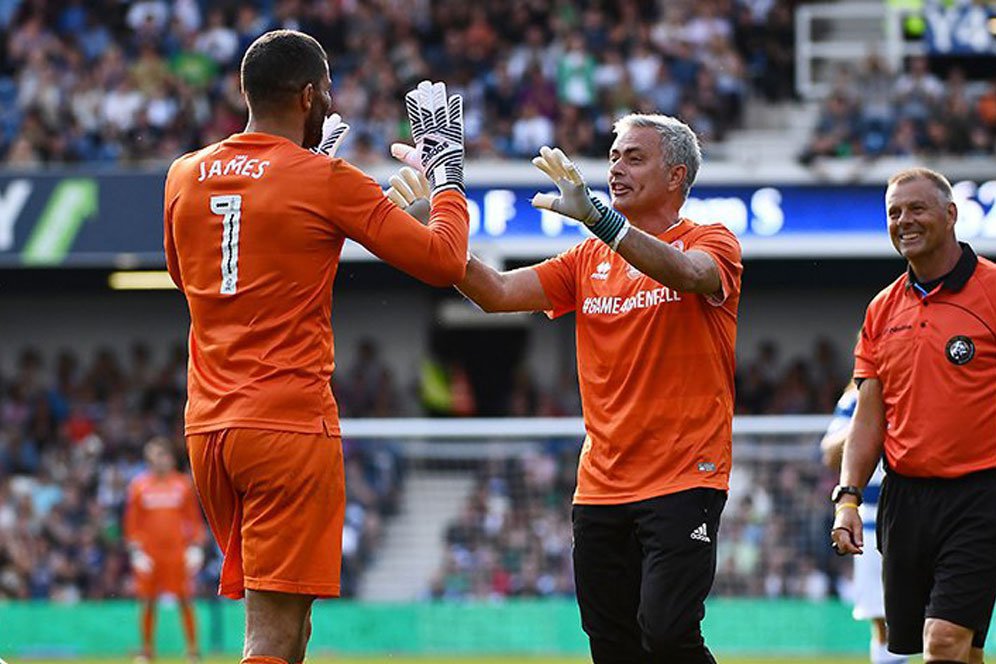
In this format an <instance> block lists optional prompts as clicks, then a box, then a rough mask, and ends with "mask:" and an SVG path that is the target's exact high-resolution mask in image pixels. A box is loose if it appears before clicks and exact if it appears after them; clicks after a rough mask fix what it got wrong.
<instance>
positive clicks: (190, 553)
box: [183, 544, 204, 574]
mask: <svg viewBox="0 0 996 664" xmlns="http://www.w3.org/2000/svg"><path fill="white" fill-rule="evenodd" d="M183 562H184V564H185V565H186V566H187V572H189V573H190V574H194V573H195V572H198V571H200V569H201V565H203V564H204V549H202V548H201V547H199V546H197V545H196V544H191V545H190V546H188V547H187V550H186V551H184V552H183Z"/></svg>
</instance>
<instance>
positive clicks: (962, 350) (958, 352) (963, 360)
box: [944, 334, 975, 366]
mask: <svg viewBox="0 0 996 664" xmlns="http://www.w3.org/2000/svg"><path fill="white" fill-rule="evenodd" d="M944 354H945V355H947V357H948V362H950V363H951V364H956V365H958V366H961V365H963V364H968V363H969V362H971V361H972V358H973V357H975V344H974V343H972V340H971V339H969V338H968V337H966V336H964V335H962V334H959V335H957V336H954V337H951V338H950V339H948V344H947V346H945V347H944Z"/></svg>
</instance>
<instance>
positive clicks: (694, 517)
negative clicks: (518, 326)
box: [457, 115, 742, 664]
mask: <svg viewBox="0 0 996 664" xmlns="http://www.w3.org/2000/svg"><path fill="white" fill-rule="evenodd" d="M615 130H616V134H617V136H616V140H615V142H614V143H613V145H612V149H611V151H610V153H609V164H610V165H609V185H610V188H611V193H612V205H613V206H614V208H615V209H612V208H608V207H606V206H605V205H604V204H603V203H602V202H600V201H599V200H597V199H595V198H594V197H592V196H591V194H590V192H589V191H588V189H587V187H586V186H585V184H584V181H583V179H582V178H581V175H580V173H579V172H578V170H577V168H576V167H575V166H574V164H573V163H571V162H570V161H569V160H568V159H567V157H566V156H565V155H564V153H563V152H561V151H560V150H557V149H554V150H551V149H550V148H547V147H544V148H542V149H541V150H540V156H539V157H537V158H536V159H534V160H533V163H534V164H535V165H536V166H537V167H539V168H540V169H541V170H543V171H544V172H545V173H546V174H547V175H549V176H550V178H551V179H552V180H553V181H554V182H555V183H556V184H557V186H558V188H559V189H560V194H559V195H552V194H537V195H536V197H535V198H534V199H533V205H534V206H536V207H539V208H544V209H550V210H553V211H555V212H559V213H561V214H564V215H566V216H568V217H571V218H573V219H576V220H578V221H581V222H583V223H585V224H586V225H587V226H588V228H589V230H590V231H591V232H592V233H593V234H594V235H595V238H592V239H588V240H585V241H584V242H581V243H580V244H578V245H576V246H575V247H573V248H572V249H570V250H568V251H566V252H565V253H563V254H561V255H559V256H557V257H555V258H552V259H550V260H548V261H545V262H543V263H540V264H539V265H535V266H532V267H528V268H522V269H518V270H512V271H510V272H497V271H496V270H494V269H492V268H490V267H488V265H487V264H485V263H483V262H481V261H479V260H477V259H476V258H475V259H471V261H470V262H469V263H468V265H467V274H466V276H465V277H464V279H463V281H461V282H460V283H459V284H458V285H457V287H458V288H459V289H460V290H461V291H462V292H463V293H464V294H465V295H466V296H467V297H469V298H470V299H471V300H473V301H474V302H476V303H477V304H478V305H480V306H481V308H483V309H484V310H485V311H546V312H547V314H548V315H549V316H551V317H556V316H560V315H563V314H565V313H568V312H574V313H575V315H576V330H577V354H578V359H577V363H578V377H579V383H580V387H581V401H582V406H583V411H584V420H585V428H586V430H587V436H586V438H585V441H584V446H583V448H582V450H581V459H580V464H579V467H578V484H577V490H576V492H575V494H574V509H573V522H574V566H575V580H576V585H577V596H578V603H579V605H580V608H581V620H582V625H583V627H584V629H585V632H587V634H588V636H589V639H590V645H591V654H592V658H593V659H594V661H595V662H596V664H605V663H608V662H651V661H652V662H669V663H682V662H713V661H714V660H713V658H712V655H711V654H710V652H709V649H708V648H706V646H705V642H704V639H703V638H702V633H701V630H700V622H701V620H702V617H703V616H704V614H705V605H704V602H705V598H706V596H707V595H708V593H709V590H710V589H711V587H712V582H713V578H714V576H715V570H716V535H717V530H718V527H719V517H720V513H721V512H722V509H723V506H724V504H725V502H726V492H727V490H728V482H729V475H730V447H731V437H732V421H733V373H734V345H735V342H736V326H737V303H738V301H739V298H740V275H741V271H742V268H741V258H740V245H739V243H738V242H737V239H736V237H735V236H734V235H733V233H731V232H730V231H729V230H727V229H726V228H725V227H724V226H722V225H719V224H712V225H700V224H697V223H695V222H693V221H691V220H688V219H684V218H681V217H680V216H679V210H680V208H681V206H682V204H683V203H684V201H685V199H686V197H687V195H688V191H689V189H690V188H691V186H692V183H693V182H694V180H695V175H696V173H697V171H698V168H699V164H700V162H701V158H702V157H701V152H700V150H699V145H698V141H697V139H696V137H695V134H694V133H693V132H692V130H691V129H690V128H689V127H688V126H687V125H685V124H683V123H681V122H679V121H678V120H676V119H674V118H671V117H667V116H662V115H630V116H626V117H624V118H622V119H621V120H620V121H619V122H617V123H616V126H615ZM617 210H618V211H617ZM620 213H622V214H620ZM623 215H626V216H625V217H623ZM630 223H632V226H630Z"/></svg>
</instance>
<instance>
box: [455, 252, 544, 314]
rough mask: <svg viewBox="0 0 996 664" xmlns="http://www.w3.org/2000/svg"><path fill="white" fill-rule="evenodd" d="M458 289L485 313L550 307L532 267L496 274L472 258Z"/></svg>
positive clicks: (481, 262) (535, 309)
mask: <svg viewBox="0 0 996 664" xmlns="http://www.w3.org/2000/svg"><path fill="white" fill-rule="evenodd" d="M457 289H458V290H459V291H460V292H461V293H463V294H464V295H466V296H467V298H468V299H470V300H472V301H473V302H474V303H475V304H476V305H477V306H479V307H480V308H481V309H483V310H484V311H486V312H488V313H496V312H509V311H548V310H550V309H552V308H553V307H552V305H551V303H550V299H549V298H548V297H547V295H546V292H544V290H543V285H542V284H541V283H540V279H539V276H538V275H537V274H536V270H534V269H533V268H531V267H523V268H519V269H517V270H510V271H508V272H499V271H498V270H496V269H494V268H493V267H491V266H490V265H488V264H487V263H485V262H484V261H482V260H480V259H478V258H476V257H473V256H472V257H471V259H470V262H468V263H467V272H466V274H464V277H463V279H462V280H461V281H460V283H458V284H457Z"/></svg>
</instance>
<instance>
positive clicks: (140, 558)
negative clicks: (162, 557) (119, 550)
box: [129, 546, 155, 574]
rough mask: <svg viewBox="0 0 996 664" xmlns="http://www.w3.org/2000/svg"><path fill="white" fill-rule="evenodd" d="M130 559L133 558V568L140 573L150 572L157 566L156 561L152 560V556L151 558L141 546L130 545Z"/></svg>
mask: <svg viewBox="0 0 996 664" xmlns="http://www.w3.org/2000/svg"><path fill="white" fill-rule="evenodd" d="M129 559H130V560H131V568H132V569H133V570H135V571H136V572H138V573H139V574H148V573H149V572H151V571H152V568H153V567H154V566H155V563H153V562H152V558H150V557H149V555H148V554H147V553H145V551H143V550H142V547H140V546H132V547H130V549H129Z"/></svg>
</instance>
